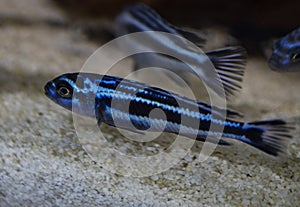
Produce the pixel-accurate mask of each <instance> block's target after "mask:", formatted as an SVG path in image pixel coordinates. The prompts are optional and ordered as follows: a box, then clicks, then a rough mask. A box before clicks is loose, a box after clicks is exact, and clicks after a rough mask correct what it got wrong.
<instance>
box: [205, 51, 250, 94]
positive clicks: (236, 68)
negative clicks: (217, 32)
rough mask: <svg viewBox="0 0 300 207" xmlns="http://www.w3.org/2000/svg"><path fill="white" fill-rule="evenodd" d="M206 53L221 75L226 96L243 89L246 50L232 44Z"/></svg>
mask: <svg viewBox="0 0 300 207" xmlns="http://www.w3.org/2000/svg"><path fill="white" fill-rule="evenodd" d="M205 53H206V55H207V56H208V57H209V58H210V60H211V61H212V63H213V64H214V66H215V68H216V70H217V72H218V74H219V76H220V79H221V81H222V83H223V86H224V89H225V93H226V96H228V95H234V93H235V92H236V91H239V90H240V89H241V86H240V84H241V82H242V80H243V75H244V68H245V64H246V59H247V54H246V50H245V49H244V48H243V47H240V46H231V47H225V48H221V49H217V50H213V51H209V52H205Z"/></svg>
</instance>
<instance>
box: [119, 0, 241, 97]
mask: <svg viewBox="0 0 300 207" xmlns="http://www.w3.org/2000/svg"><path fill="white" fill-rule="evenodd" d="M115 23H116V26H115V34H116V36H122V35H126V34H130V33H134V32H145V31H159V32H166V33H170V34H173V35H176V36H179V37H183V40H182V41H186V40H188V41H190V42H192V43H194V44H195V45H197V46H198V47H199V48H201V47H203V45H204V44H205V43H206V40H205V39H204V38H203V37H200V36H199V35H197V34H196V33H194V32H191V31H188V30H185V29H181V28H179V27H176V26H174V25H172V24H170V23H168V22H167V21H165V20H164V19H162V18H161V17H160V16H159V15H158V14H157V13H156V12H155V11H153V10H152V9H150V8H149V7H148V6H146V5H144V4H134V5H132V6H129V7H127V8H125V10H124V11H123V12H121V13H120V14H119V15H118V16H117V17H116V20H115ZM153 39H154V42H155V43H156V44H159V45H160V46H161V47H163V48H166V49H167V50H168V51H170V53H171V54H174V53H175V54H178V55H179V56H180V57H184V59H185V60H192V61H191V62H192V63H191V64H193V66H194V68H196V69H197V73H198V74H200V76H201V77H200V78H201V79H202V80H203V81H204V82H205V84H206V85H208V86H209V87H210V88H211V89H213V90H214V92H216V93H217V94H219V95H220V94H222V93H224V92H223V91H224V89H225V94H226V95H228V96H229V95H233V94H234V93H235V92H236V91H238V90H240V89H241V86H240V83H241V81H242V77H243V74H244V66H245V63H246V51H245V49H244V48H243V47H241V46H230V47H225V48H220V49H216V50H213V51H207V52H205V54H206V57H204V56H205V55H204V54H203V53H202V52H199V51H195V50H193V49H191V48H190V47H188V44H185V43H182V44H180V46H178V45H177V44H176V43H175V42H174V41H173V40H171V39H165V38H161V37H160V36H159V35H157V37H156V36H155V35H153ZM147 44H148V43H147V42H144V41H143V40H142V41H139V42H137V41H133V42H132V43H131V45H130V46H131V47H136V46H137V45H147ZM182 45H183V46H182ZM127 47H128V45H127ZM148 47H151V46H149V44H148ZM207 57H208V58H209V60H210V61H211V63H212V64H213V66H214V67H215V69H216V72H217V73H218V75H219V78H220V79H217V80H216V79H212V78H211V76H210V75H208V73H209V72H210V71H208V70H211V68H202V67H201V66H202V65H203V63H204V62H205V61H207V59H208V58H207ZM133 58H134V60H135V66H134V69H135V70H137V69H140V68H145V67H159V68H164V69H168V70H170V71H173V72H176V73H177V74H179V75H180V76H181V77H182V78H183V79H184V80H185V81H188V79H187V78H186V77H185V76H186V73H184V72H186V71H189V72H192V73H193V71H192V69H191V68H190V67H189V66H188V65H186V64H185V63H183V62H181V61H180V60H178V59H176V58H174V57H171V56H168V55H165V54H158V53H144V54H137V55H134V56H133ZM220 80H221V82H222V84H223V85H222V84H221V82H220ZM220 87H222V89H220ZM223 87H224V89H223Z"/></svg>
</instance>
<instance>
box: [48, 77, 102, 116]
mask: <svg viewBox="0 0 300 207" xmlns="http://www.w3.org/2000/svg"><path fill="white" fill-rule="evenodd" d="M91 78H92V77H90V75H88V74H87V75H85V74H81V73H67V74H63V75H61V76H58V77H56V78H54V79H53V80H51V81H49V82H48V83H47V84H46V85H45V87H44V90H45V95H46V96H47V97H48V98H50V99H51V100H52V101H54V102H55V103H56V104H58V105H60V106H62V107H64V108H66V109H68V110H70V111H73V112H75V113H78V114H80V115H84V116H91V117H95V94H96V91H97V88H98V85H96V84H95V83H94V82H93V81H92V80H91Z"/></svg>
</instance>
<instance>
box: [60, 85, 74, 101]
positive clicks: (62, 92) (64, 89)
mask: <svg viewBox="0 0 300 207" xmlns="http://www.w3.org/2000/svg"><path fill="white" fill-rule="evenodd" d="M57 93H58V94H59V95H60V96H62V97H64V98H71V97H72V92H71V90H70V89H69V88H68V87H66V86H61V87H59V88H58V89H57Z"/></svg>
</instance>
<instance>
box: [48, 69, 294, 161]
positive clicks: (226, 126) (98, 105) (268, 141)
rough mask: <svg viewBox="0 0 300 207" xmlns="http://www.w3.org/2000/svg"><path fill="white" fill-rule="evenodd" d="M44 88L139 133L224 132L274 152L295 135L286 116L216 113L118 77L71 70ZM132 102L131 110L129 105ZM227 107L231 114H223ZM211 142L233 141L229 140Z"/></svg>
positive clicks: (200, 135) (66, 103) (202, 137)
mask: <svg viewBox="0 0 300 207" xmlns="http://www.w3.org/2000/svg"><path fill="white" fill-rule="evenodd" d="M44 89H45V94H46V96H47V97H49V98H50V99H51V100H52V101H54V102H55V103H57V104H58V105H60V106H62V107H64V108H66V109H68V110H71V111H73V112H75V113H78V114H80V115H83V116H88V117H92V118H96V119H97V121H98V124H99V125H100V124H101V123H106V124H108V125H110V126H114V127H117V128H121V129H126V130H129V131H134V132H135V131H137V130H142V131H143V130H151V131H157V132H168V133H174V134H180V135H182V136H185V137H188V138H192V139H195V140H198V141H206V138H207V136H208V135H210V136H212V137H214V136H222V137H226V138H231V139H234V140H239V141H241V142H244V143H247V144H249V145H251V146H253V147H255V148H258V149H260V150H262V151H264V152H265V153H267V154H270V155H273V156H278V155H279V154H282V153H284V152H285V150H286V147H287V144H288V142H289V141H290V139H291V138H292V136H291V134H290V130H291V129H292V127H291V126H290V124H288V123H286V122H285V121H284V120H280V119H276V120H267V121H255V122H249V123H244V122H238V121H234V119H235V118H236V116H237V115H238V114H236V113H235V112H233V111H230V110H225V109H221V108H217V107H216V108H214V113H213V115H212V110H211V106H210V105H208V104H205V103H202V102H199V101H195V100H192V99H189V98H186V97H183V96H180V95H178V94H175V93H170V92H168V91H165V90H163V89H161V88H157V87H152V86H150V85H147V84H144V83H140V82H137V81H133V80H127V79H122V78H119V77H115V76H108V75H104V76H103V75H100V74H94V73H68V74H63V75H61V76H58V77H57V78H55V79H53V80H52V81H49V82H48V83H47V84H46V85H45V88H44ZM74 94H75V95H74ZM78 97H80V98H78ZM179 103H180V104H179ZM127 104H128V105H129V109H128V107H124V106H128V105H127ZM154 109H159V110H162V111H163V112H162V113H164V114H165V118H164V119H163V118H162V117H161V113H156V114H155V113H154V114H153V115H151V116H150V113H151V112H152V111H153V110H154ZM223 112H224V113H227V117H228V118H226V119H222V117H223V115H222V113H223ZM234 117H235V118H234ZM183 120H185V121H183ZM195 123H197V124H196V125H195ZM212 123H213V124H215V125H217V126H220V127H222V128H223V131H209V128H210V126H211V124H212ZM207 141H209V142H213V143H218V144H220V145H230V143H229V142H227V141H225V140H224V139H215V140H214V139H213V138H212V139H207Z"/></svg>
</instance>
